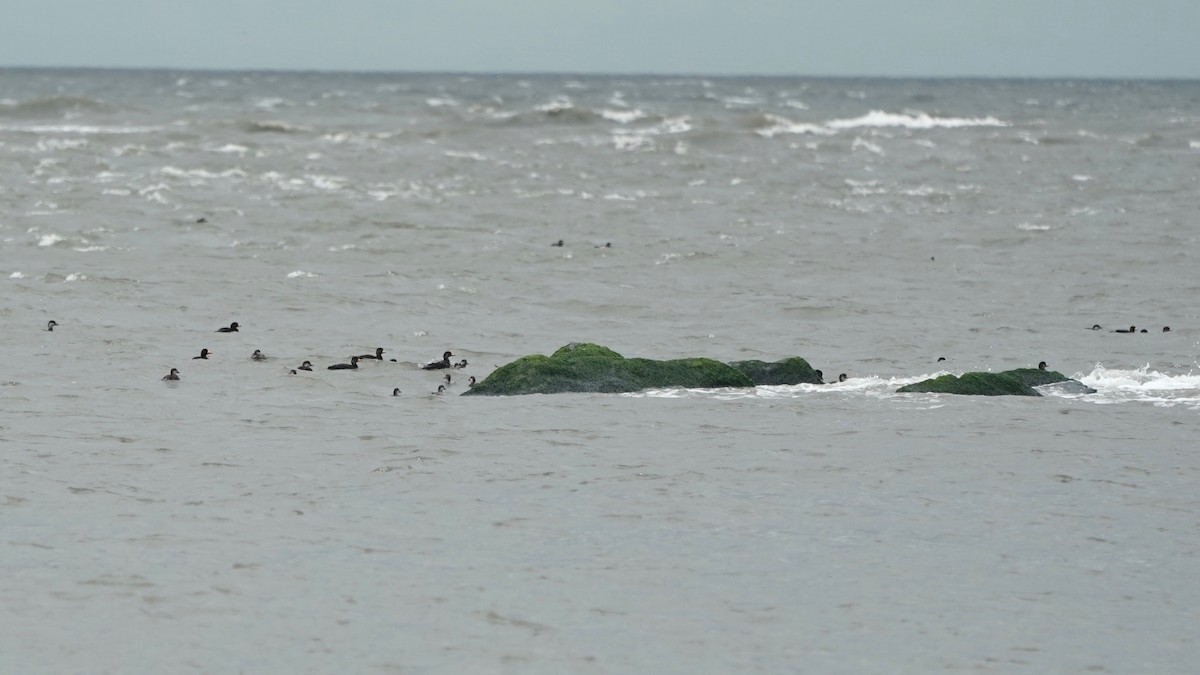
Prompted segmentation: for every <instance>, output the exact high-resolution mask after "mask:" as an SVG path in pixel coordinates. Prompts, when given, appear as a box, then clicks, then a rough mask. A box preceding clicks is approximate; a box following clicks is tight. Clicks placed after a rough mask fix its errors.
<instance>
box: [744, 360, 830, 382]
mask: <svg viewBox="0 0 1200 675" xmlns="http://www.w3.org/2000/svg"><path fill="white" fill-rule="evenodd" d="M729 365H731V366H733V367H734V368H736V369H737V370H740V371H741V372H743V373H745V374H746V377H748V378H750V379H751V380H752V381H753V382H754V384H756V385H762V384H766V385H777V384H802V383H804V384H825V383H824V382H823V381H822V380H821V376H820V375H819V374H817V371H815V370H813V367H812V366H810V365H808V361H805V360H804V359H802V358H800V357H799V356H792V357H790V358H786V359H780V360H778V361H776V362H774V363H768V362H766V361H757V360H753V361H734V362H733V363H730V364H729Z"/></svg>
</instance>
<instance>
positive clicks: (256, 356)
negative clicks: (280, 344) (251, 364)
mask: <svg viewBox="0 0 1200 675" xmlns="http://www.w3.org/2000/svg"><path fill="white" fill-rule="evenodd" d="M250 358H251V359H253V360H255V361H266V360H267V355H266V354H264V353H262V351H260V350H258V349H255V350H254V353H253V354H251V355H250Z"/></svg>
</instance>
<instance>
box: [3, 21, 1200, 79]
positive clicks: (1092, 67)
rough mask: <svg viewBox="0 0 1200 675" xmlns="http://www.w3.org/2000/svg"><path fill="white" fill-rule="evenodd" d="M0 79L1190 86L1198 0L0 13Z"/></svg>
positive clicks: (1197, 74)
mask: <svg viewBox="0 0 1200 675" xmlns="http://www.w3.org/2000/svg"><path fill="white" fill-rule="evenodd" d="M0 66H89V67H136V68H198V69H208V68H213V69H289V70H383V71H468V72H514V71H515V72H565V73H678V74H712V75H722V74H764V75H864V76H873V75H878V76H1015V77H1056V76H1072V77H1118V78H1126V77H1163V78H1200V0H740V1H734V0H427V1H426V2H415V1H409V0H188V1H186V2H185V1H182V0H4V11H3V19H2V20H0ZM0 95H2V92H0Z"/></svg>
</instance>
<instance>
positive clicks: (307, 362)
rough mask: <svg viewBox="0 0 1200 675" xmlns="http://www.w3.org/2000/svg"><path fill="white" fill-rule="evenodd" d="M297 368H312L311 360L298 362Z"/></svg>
mask: <svg viewBox="0 0 1200 675" xmlns="http://www.w3.org/2000/svg"><path fill="white" fill-rule="evenodd" d="M299 370H312V361H305V362H304V363H301V364H300V367H299Z"/></svg>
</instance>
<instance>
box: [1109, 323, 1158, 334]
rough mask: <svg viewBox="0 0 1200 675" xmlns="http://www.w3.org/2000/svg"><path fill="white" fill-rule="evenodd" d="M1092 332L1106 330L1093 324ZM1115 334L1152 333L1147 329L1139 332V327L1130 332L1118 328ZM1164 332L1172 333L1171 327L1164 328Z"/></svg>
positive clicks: (1131, 327)
mask: <svg viewBox="0 0 1200 675" xmlns="http://www.w3.org/2000/svg"><path fill="white" fill-rule="evenodd" d="M1092 330H1104V329H1103V328H1101V327H1100V324H1098V323H1097V324H1092ZM1113 332H1114V333H1149V332H1150V331H1148V330H1146V329H1145V328H1143V329H1141V330H1138V328H1137V326H1130V327H1129V330H1126V329H1124V328H1118V329H1116V330H1114V331H1113ZM1162 332H1164V333H1170V332H1171V327H1170V326H1163V329H1162Z"/></svg>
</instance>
